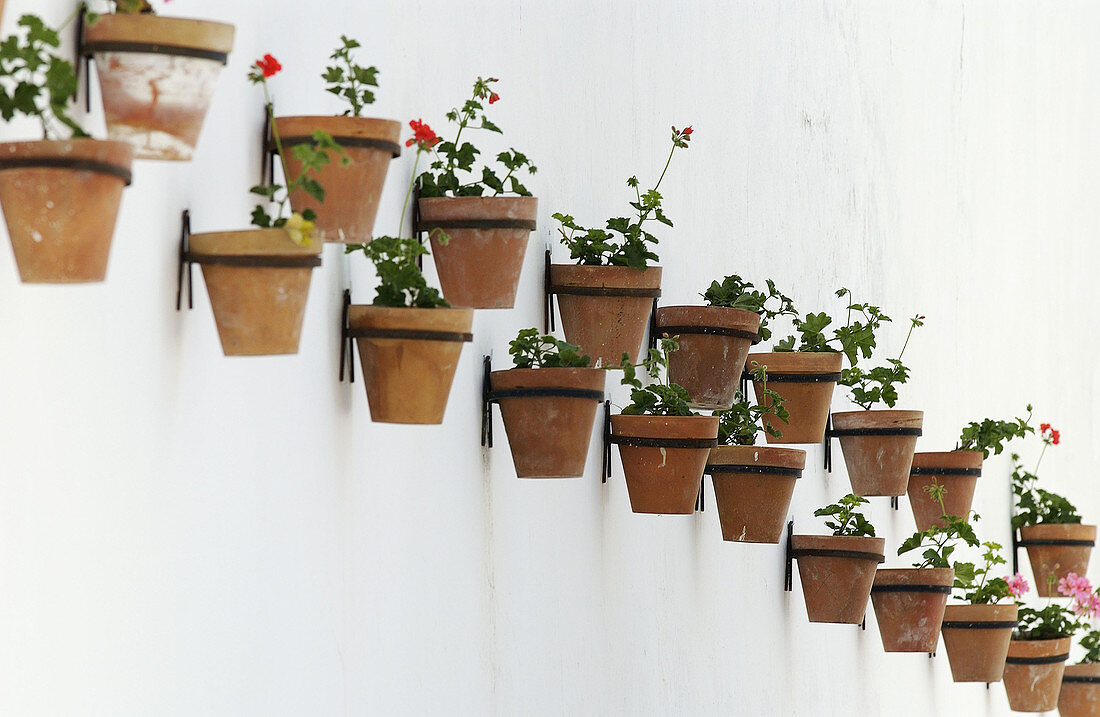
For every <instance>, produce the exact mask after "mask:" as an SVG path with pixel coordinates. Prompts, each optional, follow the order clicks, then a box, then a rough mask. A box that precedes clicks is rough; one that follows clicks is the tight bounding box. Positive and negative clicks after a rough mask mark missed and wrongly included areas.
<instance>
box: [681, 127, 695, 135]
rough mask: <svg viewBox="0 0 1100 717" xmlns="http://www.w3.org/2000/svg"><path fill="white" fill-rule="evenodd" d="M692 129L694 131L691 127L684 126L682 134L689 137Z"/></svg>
mask: <svg viewBox="0 0 1100 717" xmlns="http://www.w3.org/2000/svg"><path fill="white" fill-rule="evenodd" d="M693 131H694V130H693V129H692V128H691V127H685V128H684V131H683V134H685V135H688V136H689V137H690V136H691V133H692V132H693Z"/></svg>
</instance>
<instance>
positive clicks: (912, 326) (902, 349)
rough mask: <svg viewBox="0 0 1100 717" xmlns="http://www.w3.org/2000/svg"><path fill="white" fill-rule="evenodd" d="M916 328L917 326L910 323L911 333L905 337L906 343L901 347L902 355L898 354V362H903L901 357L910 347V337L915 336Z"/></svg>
mask: <svg viewBox="0 0 1100 717" xmlns="http://www.w3.org/2000/svg"><path fill="white" fill-rule="evenodd" d="M915 328H917V325H916V324H914V323H913V322H912V321H910V322H909V333H908V334H906V335H905V343H904V344H902V345H901V353H899V354H898V361H901V357H902V355H903V354H904V353H905V347H906V346H908V345H909V337H910V336H912V335H913V329H915Z"/></svg>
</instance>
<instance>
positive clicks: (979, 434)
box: [955, 404, 1035, 458]
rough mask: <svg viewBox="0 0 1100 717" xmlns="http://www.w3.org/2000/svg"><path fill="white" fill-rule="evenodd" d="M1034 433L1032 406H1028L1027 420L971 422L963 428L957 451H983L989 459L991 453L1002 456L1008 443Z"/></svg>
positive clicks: (956, 447)
mask: <svg viewBox="0 0 1100 717" xmlns="http://www.w3.org/2000/svg"><path fill="white" fill-rule="evenodd" d="M1034 432H1035V429H1034V428H1032V426H1031V404H1028V406H1027V418H1016V419H1014V420H1012V421H997V420H993V419H992V418H983V419H982V421H981V423H978V422H976V421H971V422H970V423H968V424H967V425H966V426H965V427H963V429H962V435H961V436H959V442H958V443H957V444H956V445H955V450H957V451H981V452H982V457H984V458H989V453H990V451H992V452H993V453H994V454H996V455H1000V453H1001V451H1003V450H1004V446H1005V444H1006V443H1008V442H1009V441H1011V440H1012V439H1014V438H1023V437H1024V436H1026V435H1027V434H1029V433H1034Z"/></svg>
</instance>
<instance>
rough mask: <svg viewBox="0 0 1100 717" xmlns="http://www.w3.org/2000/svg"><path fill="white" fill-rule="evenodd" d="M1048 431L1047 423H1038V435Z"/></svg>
mask: <svg viewBox="0 0 1100 717" xmlns="http://www.w3.org/2000/svg"><path fill="white" fill-rule="evenodd" d="M1049 430H1050V424H1049V423H1040V424H1039V432H1040V433H1046V432H1047V431H1049Z"/></svg>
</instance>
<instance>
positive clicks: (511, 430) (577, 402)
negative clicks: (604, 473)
mask: <svg viewBox="0 0 1100 717" xmlns="http://www.w3.org/2000/svg"><path fill="white" fill-rule="evenodd" d="M508 353H509V354H511V356H512V362H513V364H514V368H511V369H508V370H506V371H493V372H492V373H491V374H490V375H489V379H490V385H491V389H492V393H491V394H490V396H491V397H492V398H493V400H495V401H497V402H498V403H499V404H500V414H501V417H502V418H503V420H504V430H505V431H506V432H507V434H508V447H509V448H510V449H511V451H512V461H513V463H514V464H515V466H516V475H517V476H519V477H520V478H571V477H576V476H580V475H583V474H584V464H585V462H586V460H587V458H588V446H589V444H590V443H591V441H592V426H593V424H594V422H595V419H596V407H597V406H598V404H599V402H600V401H601V400H602V399H603V391H604V383H605V382H606V380H607V372H606V371H604V370H602V369H598V368H588V365H589V362H590V359H589V357H588V356H587V355H586V354H585V353H584V352H583V351H582V350H581V349H580V347H578V346H573V345H572V344H568V343H566V342H564V341H562V340H560V339H556V338H554V337H553V336H540V335H539V331H538V329H522V330H521V331H520V332H519V334H517V336H516V338H515V339H514V340H513V341H512V342H511V344H509V349H508Z"/></svg>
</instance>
